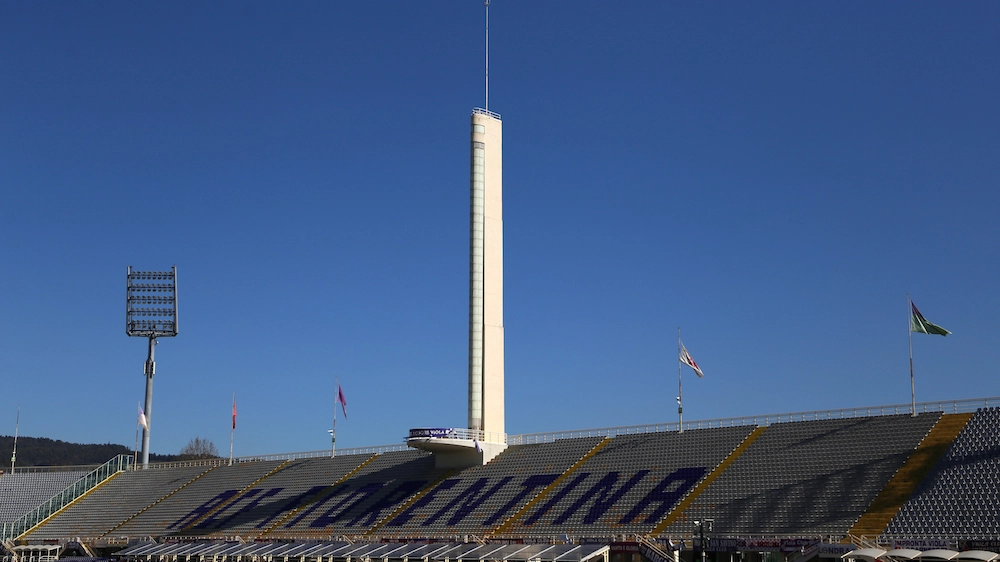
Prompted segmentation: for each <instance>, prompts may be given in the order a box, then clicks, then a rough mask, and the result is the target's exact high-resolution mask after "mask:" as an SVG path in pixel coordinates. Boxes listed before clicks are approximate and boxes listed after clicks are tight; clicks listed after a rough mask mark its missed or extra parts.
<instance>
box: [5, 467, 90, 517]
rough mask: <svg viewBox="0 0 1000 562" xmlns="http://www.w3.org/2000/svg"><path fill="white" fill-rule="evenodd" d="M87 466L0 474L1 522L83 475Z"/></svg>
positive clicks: (86, 470)
mask: <svg viewBox="0 0 1000 562" xmlns="http://www.w3.org/2000/svg"><path fill="white" fill-rule="evenodd" d="M88 472H90V468H89V467H87V468H82V469H79V470H67V471H59V472H15V473H13V474H3V475H0V523H8V522H11V521H14V520H16V519H17V518H19V517H21V516H22V515H24V514H25V513H27V512H29V511H31V510H32V509H34V508H36V507H38V506H39V505H40V504H41V503H42V502H44V501H45V500H47V499H49V498H51V497H52V496H54V495H56V494H57V493H59V492H61V491H62V490H65V489H66V488H67V487H69V486H70V485H71V484H73V482H76V481H77V480H79V479H80V478H83V477H84V476H85V475H86V474H87V473H88Z"/></svg>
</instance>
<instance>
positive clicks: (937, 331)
mask: <svg viewBox="0 0 1000 562" xmlns="http://www.w3.org/2000/svg"><path fill="white" fill-rule="evenodd" d="M910 331H911V332H917V333H919V334H934V335H938V336H947V335H948V334H950V333H951V332H949V331H948V330H945V329H944V328H942V327H941V326H938V325H937V324H934V323H933V322H929V321H928V320H927V319H926V318H924V315H923V314H920V311H919V310H917V305H915V304H913V301H910Z"/></svg>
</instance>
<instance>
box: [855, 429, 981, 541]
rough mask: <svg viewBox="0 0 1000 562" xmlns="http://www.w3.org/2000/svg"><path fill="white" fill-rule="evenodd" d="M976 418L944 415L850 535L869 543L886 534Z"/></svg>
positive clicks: (876, 497) (869, 507) (870, 506)
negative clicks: (887, 529)
mask: <svg viewBox="0 0 1000 562" xmlns="http://www.w3.org/2000/svg"><path fill="white" fill-rule="evenodd" d="M970 418H972V414H971V413H962V414H944V415H942V416H941V420H940V421H938V423H936V424H935V425H934V427H933V428H932V429H931V431H930V433H928V434H927V437H925V438H924V440H923V441H921V442H920V445H918V446H917V448H916V450H915V451H913V454H911V455H910V458H908V459H906V462H905V463H903V466H901V467H900V468H899V470H898V471H896V474H895V475H894V476H893V477H892V479H891V480H889V483H888V484H886V485H885V487H884V488H882V491H881V492H879V494H878V495H877V496H875V499H874V500H872V503H871V504H869V505H868V509H867V510H865V512H864V514H863V515H862V516H861V517H860V518H858V520H857V521H855V522H854V526H853V527H851V530H850V531H848V535H850V536H852V537H857V538H858V539H860V540H864V541H867V540H869V538H870V537H877V536H879V535H881V534H882V533H883V532H885V528H886V527H887V526H888V525H889V522H890V521H892V518H893V517H895V516H896V513H898V512H899V509H900V508H901V507H902V506H903V502H904V501H906V500H907V499H909V497H910V496H911V495H913V492H914V490H916V488H917V486H919V485H920V483H921V482H922V481H923V479H924V478H925V477H926V476H927V474H928V473H929V472H930V470H931V468H933V467H934V465H935V464H937V462H938V461H939V460H940V459H941V457H943V456H944V454H945V453H946V452H947V451H948V447H949V446H951V444H952V442H953V441H955V438H957V437H958V434H959V432H960V431H962V428H964V427H965V424H967V423H968V422H969V419H970Z"/></svg>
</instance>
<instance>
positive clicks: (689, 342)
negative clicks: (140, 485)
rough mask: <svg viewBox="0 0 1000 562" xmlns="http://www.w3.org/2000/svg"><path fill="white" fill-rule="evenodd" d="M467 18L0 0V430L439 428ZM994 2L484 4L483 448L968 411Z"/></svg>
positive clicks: (178, 432)
mask: <svg viewBox="0 0 1000 562" xmlns="http://www.w3.org/2000/svg"><path fill="white" fill-rule="evenodd" d="M483 15H484V10H483V5H482V3H481V2H478V1H471V0H469V1H465V2H457V1H452V2H429V1H424V2H414V1H410V2H398V1H389V2H326V1H316V2H309V1H300V2H281V3H279V2H252V1H251V2H212V3H207V4H206V3H203V2H167V3H163V2H139V3H135V2H113V1H107V2H82V3H81V2H16V1H11V0H3V1H2V2H0V77H2V79H0V239H2V244H0V293H2V295H3V298H2V299H0V387H2V388H0V433H3V434H11V433H13V430H14V421H15V410H16V408H17V405H18V404H20V405H21V407H22V411H21V426H20V432H21V435H29V436H37V437H51V438H55V439H62V440H66V441H74V442H91V443H92V442H101V443H103V442H113V443H121V444H123V445H128V446H131V445H132V444H133V440H134V427H135V412H136V404H137V402H138V401H139V400H141V399H142V397H143V392H144V379H143V375H142V363H143V361H144V359H145V356H146V344H145V341H144V340H143V339H140V338H129V337H126V335H125V302H124V300H125V272H126V268H127V266H129V265H132V266H134V267H136V268H139V269H165V268H168V267H170V266H171V265H176V266H177V268H178V272H179V282H180V283H179V287H180V330H181V331H180V335H179V336H178V337H176V338H172V339H170V338H166V339H163V340H161V343H160V345H159V346H158V348H157V375H156V378H155V385H154V386H155V388H154V400H153V406H154V407H153V411H152V419H153V434H152V451H153V452H155V453H176V452H177V451H178V450H179V449H180V448H181V447H182V446H183V445H184V444H185V443H187V441H188V440H189V439H191V438H193V437H195V436H202V437H206V438H209V439H211V440H213V441H214V442H215V443H216V445H217V446H218V447H219V448H220V449H221V450H228V440H229V416H230V401H231V399H232V394H233V392H236V393H237V397H238V398H237V400H238V405H239V421H238V428H237V432H236V446H235V449H236V454H237V455H241V454H258V453H277V452H291V451H304V450H318V449H324V448H326V447H328V446H329V439H328V436H327V433H326V430H327V429H328V428H329V427H330V424H331V417H332V408H333V399H334V391H335V384H334V379H335V377H339V379H340V382H341V384H342V385H343V388H344V392H345V394H346V395H347V398H348V402H349V403H348V414H349V418H348V419H347V420H346V421H345V420H344V419H343V418H341V419H340V420H339V423H338V429H339V439H338V445H339V446H345V447H346V446H362V445H376V444H385V443H398V442H400V441H401V440H402V439H403V437H404V436H405V433H406V431H407V429H408V428H410V427H420V426H455V427H462V426H464V425H465V423H466V393H467V386H466V384H467V383H466V371H467V367H466V365H467V345H468V343H467V342H468V340H467V322H468V316H467V315H468V281H467V275H468V244H469V241H468V228H469V209H468V205H469V113H470V110H471V109H472V108H473V107H477V106H482V105H483V97H484V87H483V55H484V45H483V43H484V32H483V19H484V18H483ZM998 30H1000V4H998V3H996V2H961V3H954V2H933V3H926V2H906V3H903V2H878V3H871V2H784V3H783V2H767V3H745V2H711V3H700V2H699V3H691V2H662V1H660V2H652V1H636V2H594V1H581V0H576V1H572V2H570V1H554V0H553V1H546V2H534V1H526V0H525V1H515V0H496V1H494V2H493V4H492V6H491V9H490V32H491V50H490V54H491V68H490V78H491V88H492V89H491V95H490V109H491V110H493V111H496V112H498V113H501V114H502V115H503V121H504V137H505V138H504V222H505V260H506V261H505V284H506V294H505V299H506V300H505V329H506V389H507V431H508V433H511V434H515V433H527V432H536V431H549V430H563V429H580V428H588V427H604V426H614V425H629V424H638V423H647V422H662V421H674V420H676V417H677V414H676V406H675V403H674V397H675V395H676V394H677V360H676V357H677V348H676V346H677V341H676V334H677V328H678V326H680V327H681V329H682V335H683V339H684V343H685V345H686V346H687V348H688V349H689V350H690V352H691V354H692V355H693V356H694V357H695V358H696V359H697V360H698V362H699V363H700V364H701V366H702V368H703V369H704V371H705V374H706V376H705V378H704V379H698V378H696V377H695V376H694V375H693V373H692V372H691V371H690V370H688V369H686V370H685V373H684V383H685V384H684V390H685V392H684V398H685V400H684V402H685V419H687V420H697V419H710V418H717V417H729V416H736V415H749V414H760V413H774V412H795V411H807V410H821V409H834V408H843V407H854V406H865V405H879V404H898V403H909V400H910V384H909V368H908V348H907V309H906V295H907V293H909V294H910V295H911V296H912V298H913V300H914V302H916V303H917V305H918V306H919V307H920V308H921V310H922V312H923V313H924V315H925V316H926V317H927V318H928V319H929V320H930V321H932V322H935V323H937V324H940V325H942V326H944V327H945V328H948V329H949V330H951V331H952V332H954V334H953V335H951V336H948V337H947V338H942V337H940V336H927V335H919V334H916V335H914V338H913V340H914V341H913V347H914V350H913V353H914V364H915V368H916V392H917V400H918V401H930V400H945V399H961V398H974V397H986V396H998V395H1000V376H998V374H1000V373H998V370H997V366H998V363H1000V345H998V344H1000V321H998V318H1000V292H998V282H1000V245H998V240H1000V190H998V183H1000V103H998V100H1000V31H998Z"/></svg>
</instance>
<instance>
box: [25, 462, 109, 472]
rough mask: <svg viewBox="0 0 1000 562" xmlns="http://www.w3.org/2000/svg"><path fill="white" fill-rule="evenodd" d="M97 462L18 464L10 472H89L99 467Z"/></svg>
mask: <svg viewBox="0 0 1000 562" xmlns="http://www.w3.org/2000/svg"><path fill="white" fill-rule="evenodd" d="M99 466H101V465H99V464H81V465H75V466H74V465H67V466H18V467H16V468H15V470H14V471H12V472H10V474H24V473H28V472H30V473H39V472H78V471H79V472H84V471H86V472H90V471H91V470H94V469H95V468H97V467H99Z"/></svg>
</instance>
